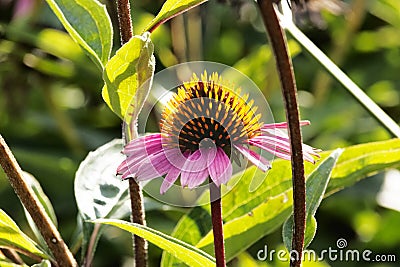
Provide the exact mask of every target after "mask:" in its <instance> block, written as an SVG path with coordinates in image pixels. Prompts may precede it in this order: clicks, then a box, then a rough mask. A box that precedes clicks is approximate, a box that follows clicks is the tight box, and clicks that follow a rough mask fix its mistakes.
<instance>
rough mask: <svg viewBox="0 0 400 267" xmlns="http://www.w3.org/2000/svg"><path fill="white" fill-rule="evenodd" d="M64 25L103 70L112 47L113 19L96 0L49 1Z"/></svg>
mask: <svg viewBox="0 0 400 267" xmlns="http://www.w3.org/2000/svg"><path fill="white" fill-rule="evenodd" d="M46 1H47V3H48V4H49V6H50V8H51V9H52V10H53V12H54V13H55V14H56V16H57V18H58V19H59V20H60V21H61V23H62V24H63V26H64V28H65V29H66V30H67V32H68V33H69V34H70V35H71V37H72V38H73V39H74V40H75V42H77V43H78V44H79V45H80V46H81V47H82V48H83V49H84V50H85V51H86V52H87V53H88V55H89V56H90V57H91V59H92V60H93V61H94V62H95V63H96V64H97V65H98V66H100V68H101V69H103V67H104V65H105V64H106V63H107V61H108V59H109V57H110V53H111V47H112V40H113V31H112V24H111V19H110V17H109V16H108V13H107V10H106V7H105V5H103V4H101V3H99V2H98V1H96V0H46Z"/></svg>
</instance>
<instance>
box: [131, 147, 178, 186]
mask: <svg viewBox="0 0 400 267" xmlns="http://www.w3.org/2000/svg"><path fill="white" fill-rule="evenodd" d="M172 167H173V166H172V165H171V164H170V162H169V160H168V158H167V157H166V156H165V152H164V151H161V152H159V153H157V154H154V155H151V156H149V157H148V158H147V159H145V160H143V161H142V163H141V164H140V167H139V169H138V172H137V179H138V180H139V181H145V180H150V179H154V178H157V177H160V176H162V175H164V174H166V173H167V172H168V171H169V170H170V169H171V168H172Z"/></svg>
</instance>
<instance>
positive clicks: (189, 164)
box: [181, 149, 208, 189]
mask: <svg viewBox="0 0 400 267" xmlns="http://www.w3.org/2000/svg"><path fill="white" fill-rule="evenodd" d="M207 176H208V169H207V155H206V153H205V152H203V153H202V152H201V149H198V150H196V151H195V152H194V153H193V154H192V155H190V156H189V157H188V159H187V160H186V162H185V164H184V165H183V167H182V173H181V184H182V186H187V187H189V188H190V189H192V188H194V187H196V186H198V185H200V184H201V183H203V182H204V180H205V179H206V178H207Z"/></svg>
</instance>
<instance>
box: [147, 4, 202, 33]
mask: <svg viewBox="0 0 400 267" xmlns="http://www.w3.org/2000/svg"><path fill="white" fill-rule="evenodd" d="M206 1H207V0H167V1H165V3H164V5H163V6H162V7H161V10H160V12H158V14H157V16H156V17H155V18H154V19H153V20H152V21H151V22H150V24H149V25H148V26H147V27H146V28H145V29H144V30H143V32H146V31H153V30H154V29H155V28H157V26H159V25H160V24H162V23H164V22H165V21H167V20H169V19H171V18H173V17H175V16H177V15H179V14H181V13H183V12H185V11H187V10H189V9H191V8H193V7H195V6H197V5H200V4H201V3H204V2H206Z"/></svg>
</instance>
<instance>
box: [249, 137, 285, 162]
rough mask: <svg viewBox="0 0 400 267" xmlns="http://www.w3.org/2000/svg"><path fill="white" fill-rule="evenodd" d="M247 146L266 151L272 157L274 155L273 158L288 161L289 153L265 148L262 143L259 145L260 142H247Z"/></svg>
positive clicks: (268, 147)
mask: <svg viewBox="0 0 400 267" xmlns="http://www.w3.org/2000/svg"><path fill="white" fill-rule="evenodd" d="M249 144H250V145H253V146H256V147H259V148H261V149H263V150H265V151H268V152H269V153H271V154H272V155H275V156H277V157H279V158H282V159H286V160H290V151H279V150H278V149H275V148H274V147H270V146H267V145H265V144H263V143H260V142H254V141H252V140H249Z"/></svg>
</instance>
